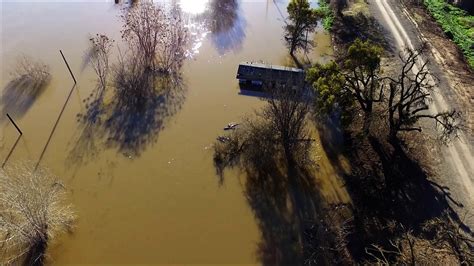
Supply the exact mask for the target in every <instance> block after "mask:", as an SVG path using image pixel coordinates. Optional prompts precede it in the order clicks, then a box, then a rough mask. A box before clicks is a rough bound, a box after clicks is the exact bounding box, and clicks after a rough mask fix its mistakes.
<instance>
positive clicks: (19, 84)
mask: <svg viewBox="0 0 474 266" xmlns="http://www.w3.org/2000/svg"><path fill="white" fill-rule="evenodd" d="M17 64H18V65H17V67H16V69H15V72H14V73H13V79H12V80H11V81H10V82H9V83H8V84H7V85H6V86H5V88H3V93H2V98H1V101H0V103H1V105H2V106H3V107H2V112H1V116H2V117H1V118H0V120H2V119H4V118H5V115H6V114H7V113H9V114H10V115H11V116H12V117H14V118H20V117H22V116H23V115H24V114H25V113H26V112H27V111H28V110H29V109H30V108H31V106H32V105H33V103H34V102H35V101H36V99H37V98H38V97H39V96H40V95H41V94H42V93H43V92H44V91H45V89H46V87H47V85H48V84H49V82H50V80H51V75H50V74H49V68H48V66H47V65H44V64H43V63H41V62H39V61H38V62H35V61H34V60H32V59H31V58H29V57H26V56H24V57H22V58H19V59H18V62H17Z"/></svg>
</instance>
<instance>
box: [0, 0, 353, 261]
mask: <svg viewBox="0 0 474 266" xmlns="http://www.w3.org/2000/svg"><path fill="white" fill-rule="evenodd" d="M215 1H220V0H209V1H206V0H201V1H198V0H181V7H182V11H183V13H184V14H183V16H184V18H185V20H186V25H187V27H188V29H189V31H190V33H191V34H192V36H193V38H192V43H191V45H190V47H189V53H188V59H187V60H186V61H185V63H184V66H183V68H182V77H183V83H182V84H183V85H182V88H183V93H182V94H180V96H179V97H177V98H176V101H174V102H172V103H171V104H170V105H172V106H170V108H171V109H172V111H171V112H167V113H166V114H163V115H162V116H161V117H160V118H158V119H159V121H158V122H157V120H156V119H153V120H152V121H151V122H150V123H157V125H156V126H151V128H150V129H147V130H146V131H144V132H142V131H140V134H141V135H139V136H138V137H137V138H138V140H137V142H136V143H135V144H132V145H131V146H128V147H127V148H126V149H124V148H123V147H122V146H120V144H117V145H110V143H109V142H108V143H105V141H104V140H103V139H102V138H100V137H97V136H95V134H98V132H97V131H96V130H95V129H94V127H93V126H92V127H88V125H84V124H83V123H81V122H80V119H79V117H80V115H82V114H84V113H85V112H86V111H87V109H88V101H87V99H88V97H89V95H90V94H91V92H92V91H93V89H94V88H95V84H96V76H95V73H94V72H93V70H92V69H91V68H90V67H88V66H87V64H85V62H84V53H85V51H86V50H87V48H88V44H89V37H90V36H93V35H95V34H96V33H101V34H107V35H108V36H109V37H110V38H112V39H115V40H116V42H117V43H119V45H120V42H121V41H120V40H121V33H120V30H121V28H122V24H121V23H122V22H121V20H120V18H119V16H120V14H121V9H122V8H124V7H125V6H124V5H115V4H113V2H109V3H103V2H100V3H98V2H80V3H79V2H66V1H61V2H50V1H48V2H40V3H36V2H35V3H32V2H8V1H7V2H2V22H1V24H2V32H1V36H2V46H1V49H0V53H1V54H0V57H1V75H2V76H1V79H0V82H1V83H0V85H1V87H0V88H1V89H2V95H4V94H5V93H6V91H5V90H6V88H8V87H9V83H10V81H11V75H10V72H12V71H14V67H15V65H16V60H17V58H18V56H21V55H23V54H24V55H28V56H30V57H31V58H33V59H37V60H41V61H42V62H44V63H45V64H47V65H49V67H50V72H51V81H50V83H49V84H48V86H47V87H46V88H44V89H42V90H41V91H39V92H38V93H35V94H33V95H26V96H22V97H18V99H20V100H19V101H22V105H21V108H19V107H18V106H13V107H12V106H8V105H7V104H5V103H3V104H2V106H1V108H2V111H1V114H2V118H0V127H1V129H0V130H1V131H0V134H1V135H0V155H1V157H0V158H1V160H2V163H3V162H4V160H5V158H7V156H8V155H9V153H10V151H11V148H12V146H13V145H14V144H15V142H16V140H17V132H16V130H15V128H14V127H13V125H12V124H11V123H10V122H9V121H8V119H7V118H6V117H5V114H6V113H7V112H8V113H10V114H11V115H12V117H13V118H14V119H15V121H16V123H17V124H18V126H19V127H20V128H21V130H22V131H23V136H22V137H21V138H20V139H19V141H18V143H17V145H16V147H15V149H14V150H13V152H12V153H11V156H10V157H9V158H8V161H6V162H5V167H6V168H8V167H9V163H13V162H16V161H24V160H28V161H31V163H33V164H36V163H38V162H39V164H40V165H41V166H44V167H47V168H49V169H50V170H51V171H52V172H54V173H55V174H56V175H57V176H59V177H60V178H61V180H63V181H64V183H65V184H66V186H67V187H68V188H69V189H70V190H71V193H70V198H71V201H72V204H73V205H74V208H75V210H76V212H77V215H78V220H77V223H76V228H75V230H74V232H73V234H70V235H66V236H64V237H62V238H60V239H57V240H56V241H55V242H54V243H53V244H52V246H51V247H50V250H49V258H50V261H51V262H52V263H54V264H64V263H92V264H102V263H163V264H173V263H201V264H212V263H217V264H220V263H236V264H258V263H261V261H260V260H259V258H260V257H261V256H260V255H258V254H257V249H258V245H259V242H260V241H261V238H262V233H261V232H260V230H259V226H258V225H257V223H258V221H256V218H255V217H254V213H253V211H252V209H251V208H250V207H249V204H248V202H247V199H246V197H245V195H244V193H243V186H242V184H243V182H244V180H245V178H244V176H243V174H242V173H239V172H238V171H234V172H232V173H227V174H226V182H225V183H224V184H223V185H222V186H219V183H218V178H217V176H216V172H215V169H214V166H213V161H212V143H213V142H214V141H215V139H216V137H217V136H218V135H220V134H222V133H223V131H222V129H223V127H224V126H225V125H227V123H229V122H239V121H240V120H241V119H242V117H244V116H245V115H248V114H252V113H253V111H254V110H255V109H257V108H259V107H261V106H263V104H264V102H263V101H261V100H260V99H258V98H256V97H251V96H244V95H239V89H238V81H237V80H236V79H235V75H236V70H237V66H238V64H239V62H242V61H257V60H263V61H265V62H268V63H272V64H287V63H288V62H289V61H290V60H289V58H288V51H287V49H286V48H285V46H284V43H283V25H284V17H285V16H286V5H287V3H288V1H283V0H279V1H270V0H269V1H263V0H262V1H258V0H253V1H245V0H244V1H240V2H237V3H238V4H237V5H236V6H233V7H232V9H231V10H230V11H229V9H225V10H216V8H219V7H220V6H221V5H216V3H213V2H215ZM178 2H179V1H178ZM222 2H225V1H222ZM168 5H170V3H168ZM226 12H228V13H226ZM209 21H214V22H215V23H217V25H224V26H222V27H213V26H212V25H215V24H212V23H208V22H209ZM315 40H316V42H317V46H316V48H315V49H314V50H313V51H312V52H311V54H310V55H309V57H310V58H312V59H313V60H315V61H317V60H327V58H328V56H329V55H330V54H331V48H330V45H329V36H327V35H325V34H323V33H317V34H316V37H315ZM59 50H62V51H63V53H64V55H65V57H66V58H67V61H68V63H69V65H70V67H71V70H72V72H73V73H74V75H75V77H76V79H77V85H76V86H75V87H73V81H72V78H71V76H70V74H69V71H68V69H67V67H66V65H65V63H64V61H63V59H62V57H61V54H60V52H59ZM117 56H118V52H117V49H116V48H114V49H113V55H112V57H111V59H112V60H115V59H116V58H117ZM69 96H70V97H69ZM65 103H66V105H65ZM137 119H141V118H137ZM144 121H147V120H144ZM116 130H117V132H116V133H117V134H121V133H122V132H121V131H120V130H121V129H120V127H117V128H116ZM124 134H125V133H124ZM315 149H316V147H315ZM318 156H319V157H320V161H319V164H320V169H319V171H320V173H319V178H320V179H321V182H319V183H320V184H321V187H322V188H323V190H324V193H323V194H324V195H325V196H327V198H329V199H331V200H334V201H346V200H347V197H346V195H344V194H341V192H340V191H338V188H339V187H340V186H341V185H340V183H338V182H339V181H338V180H337V179H336V178H335V173H334V169H333V168H332V167H331V166H330V165H329V164H328V160H327V158H326V157H325V155H324V154H319V155H318Z"/></svg>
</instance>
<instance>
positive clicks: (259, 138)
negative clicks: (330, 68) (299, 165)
mask: <svg viewBox="0 0 474 266" xmlns="http://www.w3.org/2000/svg"><path fill="white" fill-rule="evenodd" d="M308 99H309V97H308V96H307V95H305V93H304V92H303V90H297V91H294V90H291V89H284V88H276V89H273V90H272V91H270V92H269V97H268V98H267V102H268V104H267V105H266V106H265V107H264V108H263V109H262V110H261V111H259V112H257V113H256V117H255V118H254V119H248V120H247V121H246V122H245V123H244V125H243V127H242V128H239V129H237V130H236V132H234V133H232V134H231V135H230V136H228V137H223V138H221V139H220V142H218V143H217V144H216V145H215V149H214V162H215V164H216V167H217V170H218V172H220V173H222V170H223V169H224V168H225V167H229V166H230V167H232V166H234V165H236V164H238V163H239V162H241V163H244V164H246V165H247V166H253V167H255V168H265V166H266V165H268V163H267V160H272V161H273V160H279V159H282V160H283V161H284V162H285V163H286V166H287V167H289V168H291V167H294V166H295V163H296V162H304V161H307V160H309V154H308V151H309V147H310V145H311V142H312V139H311V138H310V134H309V131H308V129H307V124H306V121H307V120H306V119H307V115H308V113H309V111H310V107H309V106H310V104H309V101H308Z"/></svg>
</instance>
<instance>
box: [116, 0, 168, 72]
mask: <svg viewBox="0 0 474 266" xmlns="http://www.w3.org/2000/svg"><path fill="white" fill-rule="evenodd" d="M122 19H123V22H124V24H123V30H122V38H123V39H124V40H126V41H127V42H128V43H129V44H130V47H131V48H132V49H137V50H138V51H140V52H141V53H140V54H138V55H139V56H142V57H143V60H144V62H145V66H146V68H147V69H150V70H155V64H156V54H157V50H158V49H159V46H160V45H162V43H163V38H164V37H165V32H166V27H167V22H168V21H167V16H166V13H165V11H164V10H163V9H162V8H161V7H160V6H158V5H154V4H153V2H152V1H149V0H147V1H141V2H140V4H139V5H138V6H136V7H134V8H131V9H127V11H126V13H124V14H123V15H122Z"/></svg>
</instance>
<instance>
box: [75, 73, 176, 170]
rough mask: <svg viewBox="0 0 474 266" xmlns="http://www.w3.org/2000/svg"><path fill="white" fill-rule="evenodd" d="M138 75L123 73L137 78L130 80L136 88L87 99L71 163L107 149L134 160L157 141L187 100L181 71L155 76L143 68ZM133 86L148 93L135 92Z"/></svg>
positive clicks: (94, 156)
mask: <svg viewBox="0 0 474 266" xmlns="http://www.w3.org/2000/svg"><path fill="white" fill-rule="evenodd" d="M122 70H125V71H129V69H128V70H127V68H124V69H122ZM134 74H136V73H130V72H129V73H128V74H127V73H124V72H120V75H122V76H123V77H128V78H133V79H131V80H128V85H130V86H133V88H123V90H119V91H117V90H115V91H114V92H111V93H110V94H111V95H108V94H109V93H107V92H106V93H93V94H91V95H90V96H89V98H88V99H86V100H84V101H85V102H87V104H86V107H85V111H84V113H82V114H79V115H78V122H79V127H80V130H79V131H78V132H79V135H78V137H77V141H76V142H75V143H74V146H73V148H72V150H71V153H70V155H69V158H68V159H69V160H68V161H69V162H71V163H74V164H84V163H87V162H89V161H90V160H91V159H94V158H96V157H97V156H98V155H99V153H100V152H101V151H102V150H103V149H105V148H111V149H115V150H118V151H119V152H120V153H122V154H123V155H125V156H126V157H128V158H130V159H132V158H134V157H138V156H139V155H140V154H141V153H142V152H143V151H144V150H145V149H146V147H148V146H149V145H152V144H153V143H155V142H156V141H157V139H158V136H159V133H160V131H161V130H163V129H164V127H165V122H166V120H167V119H168V118H169V117H171V116H172V115H174V114H175V113H176V112H177V111H178V110H179V109H180V107H181V105H182V103H183V101H184V97H185V95H184V94H185V89H184V88H185V87H184V84H183V80H182V78H181V76H180V75H179V74H176V75H155V74H153V73H145V71H143V73H141V74H140V76H139V77H137V76H130V75H134ZM122 85H124V84H122ZM114 86H120V85H119V84H115V85H114ZM137 86H138V87H137ZM132 89H137V90H142V91H144V92H145V91H146V92H145V93H144V94H141V95H140V94H138V95H137V94H133V95H132V94H130V90H132Z"/></svg>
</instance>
